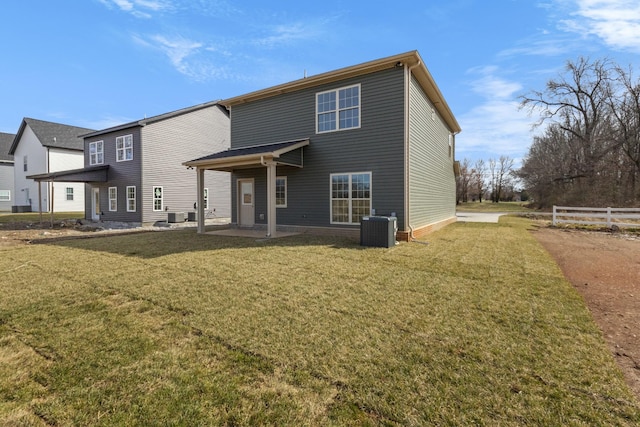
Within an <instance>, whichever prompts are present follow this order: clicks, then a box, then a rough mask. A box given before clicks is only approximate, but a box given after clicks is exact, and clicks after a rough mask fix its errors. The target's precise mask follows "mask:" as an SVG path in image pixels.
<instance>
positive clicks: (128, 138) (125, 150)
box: [116, 134, 133, 162]
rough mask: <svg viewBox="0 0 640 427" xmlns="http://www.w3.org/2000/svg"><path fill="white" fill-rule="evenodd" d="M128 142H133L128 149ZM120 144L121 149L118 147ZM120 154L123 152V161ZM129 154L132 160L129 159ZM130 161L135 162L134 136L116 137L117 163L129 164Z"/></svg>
mask: <svg viewBox="0 0 640 427" xmlns="http://www.w3.org/2000/svg"><path fill="white" fill-rule="evenodd" d="M127 142H131V146H130V147H127V145H126V143H127ZM118 143H121V144H122V147H121V148H119V147H118ZM120 152H122V159H120V158H119V156H118V154H119V153H120ZM128 152H131V158H127V153H128ZM130 160H133V134H128V135H122V136H118V137H116V162H128V161H130Z"/></svg>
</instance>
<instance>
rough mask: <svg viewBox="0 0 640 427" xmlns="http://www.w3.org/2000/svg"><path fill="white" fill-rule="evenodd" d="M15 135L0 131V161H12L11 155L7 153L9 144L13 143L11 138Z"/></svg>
mask: <svg viewBox="0 0 640 427" xmlns="http://www.w3.org/2000/svg"><path fill="white" fill-rule="evenodd" d="M15 137H16V136H15V135H14V134H12V133H3V132H0V162H3V163H7V162H9V163H12V162H13V156H12V155H11V154H9V150H10V149H11V144H13V139H14V138H15Z"/></svg>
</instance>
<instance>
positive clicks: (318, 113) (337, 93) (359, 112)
mask: <svg viewBox="0 0 640 427" xmlns="http://www.w3.org/2000/svg"><path fill="white" fill-rule="evenodd" d="M353 88H357V89H358V104H357V105H349V106H343V107H341V106H340V92H342V91H347V90H349V89H353ZM330 93H334V94H335V100H334V102H335V106H334V108H332V109H323V110H322V111H320V104H319V102H318V97H319V96H321V95H327V94H330ZM315 96H316V133H328V132H338V131H342V130H350V129H359V128H360V126H361V125H362V87H361V85H360V83H358V84H355V85H350V86H344V87H340V88H337V89H332V90H326V91H324V92H318V93H316V95H315ZM354 110H357V120H358V124H357V126H340V123H341V120H340V114H341V113H343V112H347V111H354ZM332 113H333V114H334V115H335V127H334V128H333V129H324V130H320V129H319V125H320V120H319V118H320V116H321V115H324V114H332Z"/></svg>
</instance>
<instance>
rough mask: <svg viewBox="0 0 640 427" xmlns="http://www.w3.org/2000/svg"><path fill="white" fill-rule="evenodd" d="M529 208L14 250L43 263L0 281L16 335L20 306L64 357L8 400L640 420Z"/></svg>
mask: <svg viewBox="0 0 640 427" xmlns="http://www.w3.org/2000/svg"><path fill="white" fill-rule="evenodd" d="M529 224H530V223H529V222H528V221H525V220H522V219H517V218H507V219H505V220H503V221H501V223H500V224H497V225H496V224H472V223H468V224H454V225H452V226H448V227H446V228H445V229H443V230H441V231H439V232H437V233H434V234H432V235H430V236H429V237H428V240H429V244H428V245H422V244H417V243H408V244H402V245H400V246H397V247H394V248H391V249H385V248H367V249H365V248H361V247H359V246H357V245H356V243H355V242H353V241H351V240H348V239H341V238H321V237H312V236H294V237H289V238H285V239H275V240H270V241H263V242H255V241H253V240H251V239H234V238H218V237H212V236H206V235H205V236H201V235H197V234H195V233H194V232H193V231H192V230H182V231H176V232H174V231H171V232H165V233H147V234H138V235H130V236H112V237H107V238H100V239H88V240H74V241H67V242H55V243H53V244H47V245H35V246H33V247H27V248H21V249H20V250H15V251H13V250H11V251H6V253H7V254H9V256H10V257H11V260H10V262H8V263H7V262H6V261H0V266H4V265H7V268H6V269H11V268H15V267H16V266H18V265H22V264H25V263H26V262H29V261H31V262H34V263H37V264H38V265H39V266H40V267H38V268H32V267H30V266H25V267H23V268H20V269H18V270H15V271H13V272H11V273H9V274H10V275H12V277H13V278H14V279H16V281H17V282H16V283H17V285H13V286H12V287H8V285H5V284H4V283H3V284H2V285H1V286H2V287H3V288H2V289H0V290H2V292H4V293H6V294H8V298H7V299H6V300H5V299H3V300H2V301H0V319H6V321H7V323H4V324H0V331H2V335H0V339H2V340H5V341H6V342H7V343H10V345H9V346H8V347H9V348H11V349H12V350H10V351H8V352H5V353H2V354H6V358H7V359H10V358H11V355H15V354H27V353H28V349H27V350H25V349H23V350H20V348H22V347H21V345H20V341H17V340H16V332H15V330H12V329H11V328H8V327H7V325H8V324H11V325H14V326H15V328H14V329H17V330H18V331H30V333H31V335H30V340H31V341H28V342H29V343H30V344H32V345H34V346H41V347H46V348H51V349H52V351H55V352H56V354H58V355H59V357H58V358H55V359H52V360H46V359H45V360H41V361H39V362H38V363H37V364H36V365H34V363H33V362H31V364H30V365H29V364H28V365H27V366H33V368H32V369H30V370H28V372H27V373H26V376H25V375H23V376H22V377H21V378H25V377H26V378H27V379H26V380H24V381H22V382H20V381H18V383H19V384H20V386H19V387H18V389H19V390H23V391H24V393H22V394H21V393H20V392H16V393H13V394H12V396H13V397H12V400H11V402H12V403H11V404H10V405H9V406H0V420H23V421H24V420H26V419H28V417H29V416H35V415H33V414H34V413H37V414H38V416H39V417H40V418H41V419H45V420H49V421H50V422H57V423H60V424H83V425H121V424H128V425H136V424H138V425H142V424H143V425H148V424H152V425H153V424H154V423H155V424H180V423H186V422H187V421H186V420H187V419H188V420H189V421H190V422H191V423H196V424H235V425H256V424H261V425H320V426H322V425H393V424H402V425H424V424H442V425H460V424H491V425H522V424H534V425H540V424H543V425H559V424H568V425H571V424H573V425H582V424H587V425H593V424H600V425H602V424H614V425H635V424H637V423H638V422H639V421H640V408H639V407H638V404H637V402H635V401H634V400H633V397H632V396H631V394H630V392H629V390H628V389H627V388H626V387H625V385H624V383H623V381H622V377H621V375H620V373H619V371H618V370H617V367H616V366H615V364H614V362H613V360H612V358H611V357H610V355H609V353H608V351H607V349H606V347H605V345H604V343H603V341H602V338H601V336H600V333H599V331H598V330H597V328H596V327H595V324H594V323H593V322H592V320H591V318H590V316H589V313H588V312H587V310H586V308H585V307H584V305H583V304H582V301H581V299H580V298H579V296H578V295H577V293H575V292H574V291H573V289H572V288H571V286H570V285H569V284H568V283H567V282H566V281H565V280H564V278H563V277H562V274H561V272H560V271H559V269H558V268H557V266H556V265H555V264H554V263H553V262H552V260H551V258H550V257H549V256H548V255H547V254H546V252H544V250H542V248H541V247H540V246H539V245H538V244H537V242H536V241H535V240H534V239H532V237H531V236H530V235H529V234H528V231H527V228H528V227H529ZM3 269H4V268H3ZM25 271H26V272H28V273H29V278H28V279H26V278H25V277H24V275H20V274H19V273H22V272H25ZM52 277H57V278H58V279H56V280H53V281H52V280H49V279H50V278H52ZM43 319H46V320H47V321H46V322H43ZM3 342H4V341H3ZM47 346H48V347H47ZM25 351H26V352H27V353H25ZM3 357H5V356H3ZM21 357H22V358H23V359H24V360H25V361H27V360H29V358H30V357H31V358H33V359H34V360H40V359H42V358H38V357H36V356H30V357H27V356H24V355H23V356H21ZM74 372H75V373H81V374H82V375H80V376H79V377H78V378H76V377H74ZM33 378H38V379H39V381H40V382H38V381H34V380H33ZM42 384H45V386H46V387H45V386H43V385H42ZM13 385H14V384H13V383H12V382H11V381H9V382H8V383H7V382H5V383H2V380H0V390H8V389H11V388H12V386H13ZM38 387H40V388H38ZM87 392H88V396H89V398H84V397H83V396H85V395H87ZM21 396H22V397H21ZM29 414H30V415H29ZM187 417H188V418H187ZM16 423H17V422H16Z"/></svg>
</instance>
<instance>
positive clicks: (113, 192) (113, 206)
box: [108, 187, 118, 212]
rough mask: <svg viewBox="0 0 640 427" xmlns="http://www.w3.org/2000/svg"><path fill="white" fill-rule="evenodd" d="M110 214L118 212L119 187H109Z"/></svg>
mask: <svg viewBox="0 0 640 427" xmlns="http://www.w3.org/2000/svg"><path fill="white" fill-rule="evenodd" d="M108 193H109V212H118V187H109V192H108Z"/></svg>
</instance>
